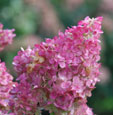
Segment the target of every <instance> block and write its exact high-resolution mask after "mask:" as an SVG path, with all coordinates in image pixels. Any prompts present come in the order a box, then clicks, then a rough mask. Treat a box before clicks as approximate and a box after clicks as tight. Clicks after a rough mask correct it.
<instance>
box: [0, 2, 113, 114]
mask: <svg viewBox="0 0 113 115" xmlns="http://www.w3.org/2000/svg"><path fill="white" fill-rule="evenodd" d="M31 1H32V0H31ZM66 1H67V0H66ZM75 1H77V0H75ZM103 1H104V0H82V3H81V4H79V5H76V6H77V7H74V8H73V9H72V10H69V9H68V8H67V6H66V3H65V0H48V2H49V3H50V4H51V6H52V7H53V10H55V12H56V14H57V18H58V20H59V21H60V22H61V24H62V25H63V26H64V28H67V27H68V26H69V27H70V26H72V25H76V24H77V22H78V21H79V20H81V19H83V18H84V17H86V16H90V17H96V16H98V15H100V14H102V15H103V14H104V15H106V14H107V16H108V18H110V19H111V20H113V14H112V13H113V12H110V11H109V10H104V9H102V8H101V7H100V6H101V4H102V2H103ZM37 2H40V0H39V1H38V0H37ZM108 2H109V0H108ZM112 3H113V2H112ZM76 4H77V2H76ZM110 4H111V3H110ZM105 7H106V6H105ZM39 11H40V10H39ZM39 11H37V9H36V7H34V6H32V5H30V4H29V5H28V4H27V3H26V2H24V0H0V22H1V23H3V24H4V28H15V29H16V34H17V37H16V38H15V39H20V40H22V39H21V37H22V36H25V35H30V34H34V35H38V36H42V35H43V33H45V32H43V31H45V30H42V31H41V32H43V33H40V27H41V24H42V23H43V21H42V19H41V13H39ZM48 12H49V11H48ZM48 18H50V17H48ZM50 19H51V18H50ZM112 23H113V21H112ZM112 23H111V25H112ZM45 26H46V25H45ZM54 28H55V27H54ZM48 29H49V27H48ZM108 29H109V28H106V26H103V30H104V34H103V36H102V41H103V42H104V47H103V49H102V52H101V63H102V66H105V67H106V68H108V70H109V72H110V74H109V75H108V76H106V77H108V78H110V80H109V82H107V83H104V84H98V85H97V86H96V89H95V90H94V91H93V92H92V93H93V95H92V97H91V98H89V99H88V105H89V106H90V107H91V108H93V111H94V113H96V114H97V115H113V30H111V31H108ZM51 35H53V33H51ZM51 35H50V36H51ZM44 36H45V34H44ZM31 39H32V38H31ZM18 50H19V48H18V49H15V50H13V51H8V50H5V51H3V52H1V53H0V58H1V59H2V61H5V62H6V65H7V67H8V68H9V70H10V71H11V73H12V74H13V75H14V76H16V74H15V73H14V70H13V69H12V65H11V63H12V60H13V57H14V56H15V55H16V53H17V51H18ZM103 74H104V73H103Z"/></svg>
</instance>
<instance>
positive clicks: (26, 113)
mask: <svg viewBox="0 0 113 115" xmlns="http://www.w3.org/2000/svg"><path fill="white" fill-rule="evenodd" d="M101 23H102V17H97V18H92V19H91V18H89V17H86V18H85V19H84V20H82V21H80V22H78V25H77V26H72V27H71V28H68V29H66V30H65V32H64V33H62V32H59V34H58V36H55V37H53V39H49V38H47V39H46V41H45V42H42V43H40V44H36V45H35V46H34V48H32V49H31V48H30V47H28V48H27V49H26V50H24V49H23V48H21V50H20V51H19V52H18V54H17V56H15V57H14V60H13V65H14V69H15V71H16V72H17V74H18V77H17V81H18V82H19V83H18V84H16V85H15V87H13V88H11V90H10V95H11V96H10V98H9V101H8V104H9V108H10V110H11V112H12V113H10V114H11V115H34V114H36V115H40V111H41V109H46V110H49V112H50V113H51V114H55V115H57V114H59V115H93V112H92V109H91V108H89V107H88V106H87V104H86V103H87V97H90V96H91V91H92V90H93V89H94V88H95V85H96V83H97V82H99V78H98V77H99V75H100V72H99V68H100V63H99V62H98V61H99V60H100V50H101V46H100V39H99V38H100V35H101V34H102V33H103V32H102V30H101ZM11 32H13V30H12V31H11ZM10 34H11V35H12V33H10ZM13 37H14V36H12V38H13ZM8 43H9V42H8ZM0 72H1V71H0ZM0 75H1V74H0ZM1 78H2V77H1ZM1 78H0V79H1ZM5 79H9V78H7V76H6V77H5ZM11 80H12V79H11ZM1 83H2V82H1V81H0V84H1ZM12 83H13V82H12Z"/></svg>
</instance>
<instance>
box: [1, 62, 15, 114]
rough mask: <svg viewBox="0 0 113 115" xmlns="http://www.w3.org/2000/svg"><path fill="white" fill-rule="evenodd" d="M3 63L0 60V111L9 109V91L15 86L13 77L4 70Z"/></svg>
mask: <svg viewBox="0 0 113 115" xmlns="http://www.w3.org/2000/svg"><path fill="white" fill-rule="evenodd" d="M6 70H7V69H6V67H5V63H4V62H0V112H3V113H5V112H7V111H8V110H9V104H8V103H9V98H10V96H11V95H10V91H11V89H13V87H14V86H15V83H13V81H12V80H13V77H12V76H11V75H10V74H9V73H8V72H7V71H6Z"/></svg>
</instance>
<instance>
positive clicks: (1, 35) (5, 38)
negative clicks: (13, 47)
mask: <svg viewBox="0 0 113 115" xmlns="http://www.w3.org/2000/svg"><path fill="white" fill-rule="evenodd" d="M13 32H14V29H11V30H9V29H3V25H2V24H0V51H1V50H3V49H4V47H5V46H6V45H8V44H11V43H12V41H13V38H14V37H15V36H16V35H15V34H14V33H13Z"/></svg>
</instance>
